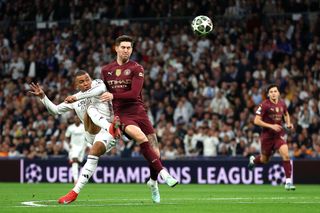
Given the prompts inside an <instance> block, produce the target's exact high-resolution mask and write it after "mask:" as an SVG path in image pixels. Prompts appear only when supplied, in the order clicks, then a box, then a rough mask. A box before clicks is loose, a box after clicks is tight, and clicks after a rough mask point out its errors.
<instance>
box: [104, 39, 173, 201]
mask: <svg viewBox="0 0 320 213" xmlns="http://www.w3.org/2000/svg"><path fill="white" fill-rule="evenodd" d="M115 50H116V53H117V57H116V61H114V62H112V63H109V64H107V65H105V66H103V67H102V70H101V76H102V79H103V81H104V82H105V84H106V86H107V89H108V91H109V92H105V93H104V94H103V95H101V100H102V101H111V100H112V103H113V109H114V113H115V115H117V116H119V117H120V120H121V123H122V124H123V125H124V129H123V130H124V132H125V134H126V135H128V136H129V137H130V138H131V139H133V140H135V141H136V143H138V144H139V146H140V149H141V153H142V155H143V156H144V157H145V159H146V160H147V161H148V162H149V167H150V179H149V181H148V182H147V185H148V186H149V187H150V188H151V193H152V200H153V201H154V202H156V203H159V202H160V193H159V189H158V183H157V177H158V174H160V176H161V177H162V179H163V180H164V181H165V182H166V183H167V184H168V185H169V186H171V187H174V186H175V185H176V184H178V181H177V180H176V179H174V178H173V177H172V176H171V175H170V174H169V173H168V172H167V170H166V169H164V167H163V166H162V163H161V160H160V152H159V147H158V141H157V137H156V134H155V131H154V129H153V127H152V124H151V122H150V120H149V118H148V115H147V110H146V108H145V105H144V103H143V101H142V95H141V91H142V87H143V82H144V69H143V67H142V66H141V65H140V64H138V63H137V62H134V61H132V60H130V56H131V54H132V50H133V39H132V37H130V36H126V35H122V36H119V37H118V38H117V39H116V41H115Z"/></svg>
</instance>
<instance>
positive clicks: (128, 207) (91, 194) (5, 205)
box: [0, 183, 320, 213]
mask: <svg viewBox="0 0 320 213" xmlns="http://www.w3.org/2000/svg"><path fill="white" fill-rule="evenodd" d="M296 187H297V190H296V191H285V190H284V187H283V186H270V185H197V184H189V185H178V186H176V187H175V188H170V187H167V186H166V185H163V184H161V185H160V193H161V204H153V203H152V201H151V196H150V191H149V188H147V186H146V185H142V184H92V183H90V184H88V185H87V186H85V188H84V189H83V190H82V192H81V193H80V195H79V196H78V199H77V200H76V201H75V202H73V203H71V204H69V205H59V204H58V203H57V199H58V198H59V197H60V196H62V195H64V194H66V193H67V192H68V191H69V190H70V189H71V188H72V185H71V184H19V183H0V212H1V213H2V212H3V213H6V212H19V213H20V212H32V213H37V212H41V213H42V212H55V213H57V212H63V213H64V212H77V213H82V212H83V213H94V212H99V213H100V212H117V213H119V212H126V213H135V212H139V213H141V212H144V213H149V212H151V213H158V212H166V213H172V212H174V213H180V212H181V213H187V212H192V213H202V212H245V213H247V212H255V213H256V212H259V213H261V212H268V213H274V212H277V213H279V212H290V213H292V212H303V213H305V212H320V185H296Z"/></svg>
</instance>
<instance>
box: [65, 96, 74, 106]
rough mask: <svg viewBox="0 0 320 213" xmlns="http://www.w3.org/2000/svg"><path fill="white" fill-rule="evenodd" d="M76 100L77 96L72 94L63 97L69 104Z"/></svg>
mask: <svg viewBox="0 0 320 213" xmlns="http://www.w3.org/2000/svg"><path fill="white" fill-rule="evenodd" d="M76 101H77V98H76V97H75V96H73V95H70V96H68V97H66V98H65V99H64V102H65V103H69V104H71V103H74V102H76Z"/></svg>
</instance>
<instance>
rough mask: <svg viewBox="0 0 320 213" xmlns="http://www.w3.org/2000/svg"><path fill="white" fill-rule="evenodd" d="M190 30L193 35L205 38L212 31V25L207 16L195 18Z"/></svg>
mask: <svg viewBox="0 0 320 213" xmlns="http://www.w3.org/2000/svg"><path fill="white" fill-rule="evenodd" d="M191 27H192V30H193V32H194V33H195V34H197V35H200V36H205V35H207V34H208V33H210V32H211V31H212V30H213V24H212V21H211V19H210V18H209V17H208V16H197V17H195V18H194V19H193V21H192V23H191Z"/></svg>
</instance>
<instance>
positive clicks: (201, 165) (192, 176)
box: [0, 158, 320, 185]
mask: <svg viewBox="0 0 320 213" xmlns="http://www.w3.org/2000/svg"><path fill="white" fill-rule="evenodd" d="M247 163H248V161H247V160H246V159H243V158H242V159H230V158H227V159H223V158H222V159H194V160H175V161H164V165H165V166H166V168H167V169H168V170H169V172H170V174H172V175H173V176H174V177H176V178H177V179H178V180H179V181H180V183H182V184H188V183H197V184H273V185H277V184H281V183H283V182H284V180H285V175H284V170H283V168H282V162H281V160H280V159H275V160H273V161H271V162H270V163H269V164H267V165H265V166H263V167H256V168H255V169H254V170H253V171H250V170H248V169H247ZM319 167H320V161H319V160H295V161H293V180H294V182H295V183H307V184H320V170H319V169H316V168H319ZM0 170H1V171H2V172H1V174H0V182H21V183H36V182H48V183H69V182H72V175H71V167H70V165H69V164H68V161H67V160H66V159H50V160H25V159H20V160H19V159H17V160H3V159H2V160H0ZM148 178H149V168H148V166H147V163H146V161H145V160H143V159H110V158H102V159H100V161H99V164H98V167H97V169H96V172H95V173H94V175H93V176H92V178H91V182H95V183H145V182H146V180H147V179H148ZM159 181H160V182H163V181H162V180H161V179H159Z"/></svg>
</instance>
